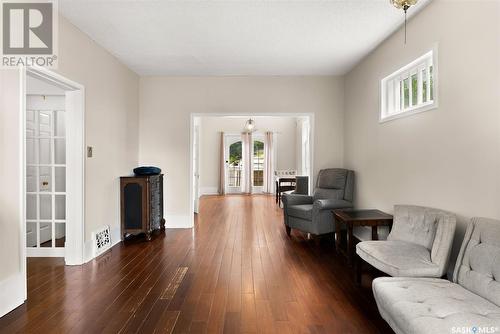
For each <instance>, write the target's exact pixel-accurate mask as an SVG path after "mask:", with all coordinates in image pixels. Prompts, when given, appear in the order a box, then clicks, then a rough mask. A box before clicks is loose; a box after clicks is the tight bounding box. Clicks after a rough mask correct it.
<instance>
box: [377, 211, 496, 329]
mask: <svg viewBox="0 0 500 334" xmlns="http://www.w3.org/2000/svg"><path fill="white" fill-rule="evenodd" d="M373 294H374V296H375V300H376V302H377V306H378V309H379V311H380V314H381V315H382V317H383V318H384V319H385V320H386V321H387V323H388V324H389V325H390V326H391V327H392V329H393V330H394V331H395V332H396V333H398V334H403V333H404V334H417V333H425V334H427V333H498V332H500V221H497V220H492V219H486V218H475V219H473V220H472V222H471V224H470V225H469V226H468V228H467V231H466V233H465V238H464V241H463V243H462V248H461V250H460V253H459V255H458V258H457V263H456V265H455V271H454V275H453V282H450V281H448V280H444V279H437V278H411V277H384V278H377V279H375V280H374V281H373ZM474 328H475V329H474Z"/></svg>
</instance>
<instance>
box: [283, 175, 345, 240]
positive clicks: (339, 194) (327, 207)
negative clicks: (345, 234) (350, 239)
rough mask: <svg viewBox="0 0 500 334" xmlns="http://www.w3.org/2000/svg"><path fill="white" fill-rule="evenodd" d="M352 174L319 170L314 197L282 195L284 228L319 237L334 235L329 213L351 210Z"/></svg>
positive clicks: (333, 226)
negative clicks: (335, 210)
mask: <svg viewBox="0 0 500 334" xmlns="http://www.w3.org/2000/svg"><path fill="white" fill-rule="evenodd" d="M353 192H354V172H353V171H351V170H347V169H341V168H330V169H322V170H320V171H319V174H318V179H317V180H316V188H315V189H314V193H313V196H307V195H298V194H285V195H283V211H284V212H283V213H284V218H285V228H286V232H287V234H288V235H290V233H291V230H292V228H293V229H297V230H300V231H303V232H307V233H311V234H315V235H321V234H327V233H332V232H334V231H335V224H334V222H333V214H332V210H334V209H344V208H352V205H353V204H352V201H353Z"/></svg>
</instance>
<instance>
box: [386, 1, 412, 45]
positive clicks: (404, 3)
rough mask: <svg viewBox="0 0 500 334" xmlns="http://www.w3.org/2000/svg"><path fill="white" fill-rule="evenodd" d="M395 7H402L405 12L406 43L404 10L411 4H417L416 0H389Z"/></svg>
mask: <svg viewBox="0 0 500 334" xmlns="http://www.w3.org/2000/svg"><path fill="white" fill-rule="evenodd" d="M389 1H390V2H391V4H392V5H393V6H394V7H396V8H397V9H402V10H404V12H405V44H406V12H407V11H408V9H409V8H410V7H411V6H414V5H416V4H417V1H418V0H389Z"/></svg>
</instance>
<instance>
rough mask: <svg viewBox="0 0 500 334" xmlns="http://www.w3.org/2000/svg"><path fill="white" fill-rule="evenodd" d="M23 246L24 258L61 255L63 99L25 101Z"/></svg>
mask: <svg viewBox="0 0 500 334" xmlns="http://www.w3.org/2000/svg"><path fill="white" fill-rule="evenodd" d="M26 104H27V108H26V247H27V255H28V256H64V245H65V237H66V117H65V116H66V115H65V110H64V109H65V100H64V96H41V95H28V96H27V99H26Z"/></svg>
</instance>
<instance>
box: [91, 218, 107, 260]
mask: <svg viewBox="0 0 500 334" xmlns="http://www.w3.org/2000/svg"><path fill="white" fill-rule="evenodd" d="M93 240H94V257H95V256H99V255H101V254H102V253H104V252H105V251H107V250H108V249H109V248H111V232H110V230H109V226H103V227H102V228H101V229H99V230H97V231H96V232H94V235H93Z"/></svg>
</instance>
